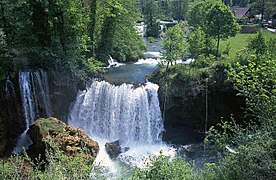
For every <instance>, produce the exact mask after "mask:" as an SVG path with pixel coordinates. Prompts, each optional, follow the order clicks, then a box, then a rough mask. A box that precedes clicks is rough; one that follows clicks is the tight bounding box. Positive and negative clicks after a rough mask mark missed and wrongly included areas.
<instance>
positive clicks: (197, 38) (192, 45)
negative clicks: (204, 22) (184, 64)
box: [188, 28, 206, 59]
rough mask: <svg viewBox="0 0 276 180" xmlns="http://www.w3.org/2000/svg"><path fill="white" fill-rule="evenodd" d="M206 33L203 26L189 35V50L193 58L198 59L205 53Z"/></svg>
mask: <svg viewBox="0 0 276 180" xmlns="http://www.w3.org/2000/svg"><path fill="white" fill-rule="evenodd" d="M205 37H206V35H205V33H204V32H203V31H202V30H201V28H197V29H195V30H194V31H193V32H192V33H191V35H190V37H189V40H188V42H189V52H190V53H191V56H192V58H195V59H197V58H198V56H199V55H201V54H204V51H205V43H204V42H205Z"/></svg>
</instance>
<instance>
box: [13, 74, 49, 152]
mask: <svg viewBox="0 0 276 180" xmlns="http://www.w3.org/2000/svg"><path fill="white" fill-rule="evenodd" d="M19 87H20V95H21V101H22V107H23V115H24V121H25V131H24V132H23V133H22V134H21V135H20V137H19V138H18V141H17V145H16V147H15V148H14V150H13V153H18V152H20V151H21V150H22V148H23V147H28V146H29V145H30V144H31V140H30V138H29V137H28V135H27V130H28V128H29V126H30V124H31V123H33V122H34V121H35V120H36V119H37V118H40V117H50V116H51V114H52V109H51V104H50V98H49V87H48V78H47V73H46V72H44V71H42V70H38V71H34V72H32V71H20V73H19Z"/></svg>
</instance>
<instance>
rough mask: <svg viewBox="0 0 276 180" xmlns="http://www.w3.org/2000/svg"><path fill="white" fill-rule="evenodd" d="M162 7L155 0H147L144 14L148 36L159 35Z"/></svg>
mask: <svg viewBox="0 0 276 180" xmlns="http://www.w3.org/2000/svg"><path fill="white" fill-rule="evenodd" d="M160 12H161V10H160V8H159V6H158V3H157V2H156V1H154V0H146V3H145V9H144V16H145V23H146V25H147V30H146V35H147V36H148V37H158V35H159V25H158V22H157V21H158V19H159V18H160Z"/></svg>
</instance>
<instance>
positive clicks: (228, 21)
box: [206, 3, 239, 58]
mask: <svg viewBox="0 0 276 180" xmlns="http://www.w3.org/2000/svg"><path fill="white" fill-rule="evenodd" d="M207 21H208V25H207V31H206V32H207V34H208V35H210V36H211V37H214V38H216V40H217V48H216V57H217V58H218V56H219V45H220V41H221V39H227V38H229V37H233V36H235V35H236V34H237V32H238V30H239V25H238V24H237V22H236V18H235V17H234V15H233V13H232V12H231V10H230V8H229V7H227V6H225V5H224V4H222V3H217V4H215V5H214V6H213V7H212V8H211V9H210V10H209V12H208V16H207Z"/></svg>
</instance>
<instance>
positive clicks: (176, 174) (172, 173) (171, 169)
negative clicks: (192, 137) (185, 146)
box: [131, 154, 195, 180]
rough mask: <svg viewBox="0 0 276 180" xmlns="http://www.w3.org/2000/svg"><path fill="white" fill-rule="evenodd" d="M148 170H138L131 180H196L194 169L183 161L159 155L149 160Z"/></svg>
mask: <svg viewBox="0 0 276 180" xmlns="http://www.w3.org/2000/svg"><path fill="white" fill-rule="evenodd" d="M146 165H147V168H145V169H137V170H136V171H135V172H134V174H133V176H132V177H131V179H135V180H136V179H137V180H138V179H172V180H178V179H195V178H194V177H195V175H194V172H193V167H192V166H191V165H190V164H189V163H187V162H185V161H184V160H183V159H170V157H167V156H164V155H162V154H161V155H159V156H153V157H151V158H149V162H148V163H147V164H146Z"/></svg>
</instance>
